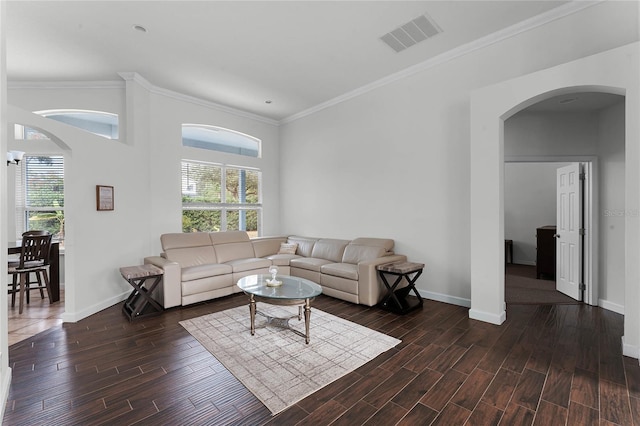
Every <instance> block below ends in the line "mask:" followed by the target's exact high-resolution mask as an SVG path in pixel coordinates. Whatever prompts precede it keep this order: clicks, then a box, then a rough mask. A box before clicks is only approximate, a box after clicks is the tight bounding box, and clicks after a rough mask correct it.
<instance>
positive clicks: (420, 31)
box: [380, 14, 442, 52]
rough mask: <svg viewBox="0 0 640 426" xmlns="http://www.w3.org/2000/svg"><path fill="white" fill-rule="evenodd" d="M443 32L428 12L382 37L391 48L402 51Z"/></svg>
mask: <svg viewBox="0 0 640 426" xmlns="http://www.w3.org/2000/svg"><path fill="white" fill-rule="evenodd" d="M440 32H442V30H441V29H440V28H439V27H438V26H437V25H436V24H435V22H433V20H432V19H431V18H429V17H428V16H427V14H424V15H420V16H418V17H417V18H416V19H413V20H411V21H409V22H407V23H406V24H404V25H402V26H400V27H398V28H396V29H395V30H393V31H391V32H390V33H387V34H385V35H383V36H382V37H380V40H382V41H384V42H385V43H386V44H387V45H388V46H389V47H390V48H392V49H393V50H395V51H396V52H401V51H403V50H404V49H406V48H407V47H411V46H413V45H414V44H416V43H420V42H421V41H424V40H426V39H428V38H429V37H433V36H434V35H436V34H438V33H440Z"/></svg>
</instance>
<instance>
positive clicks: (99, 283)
mask: <svg viewBox="0 0 640 426" xmlns="http://www.w3.org/2000/svg"><path fill="white" fill-rule="evenodd" d="M111 86H113V87H108V88H87V87H83V86H82V85H79V86H78V88H65V89H59V88H55V87H50V88H34V89H28V88H19V89H11V90H10V91H9V103H10V104H11V105H12V109H11V110H10V117H11V119H12V120H13V121H16V122H19V123H22V124H27V125H30V127H36V128H39V129H42V130H46V131H47V132H48V133H49V134H50V135H53V136H55V137H57V140H56V141H54V142H46V143H43V142H37V143H36V142H33V143H31V142H15V144H16V146H15V147H14V148H13V149H21V150H23V151H26V152H30V153H31V152H34V151H41V150H45V151H47V152H62V153H64V155H65V217H66V220H65V225H66V241H65V242H66V247H65V266H66V268H65V269H66V276H65V314H64V320H65V321H77V320H79V319H81V318H84V317H86V316H88V315H91V314H93V313H95V312H97V311H99V310H101V309H104V308H106V307H108V306H111V305H113V304H114V303H117V302H119V301H120V300H123V298H124V297H126V295H127V294H128V293H129V291H130V287H129V285H128V284H127V283H126V281H125V280H124V279H123V278H122V277H121V276H120V273H119V271H118V269H119V268H120V267H121V266H127V265H135V264H139V263H142V260H143V258H144V257H145V256H150V255H157V254H159V252H160V239H159V237H160V234H161V233H164V232H180V231H181V229H182V225H181V224H182V222H181V192H180V179H181V169H180V160H181V159H182V158H191V159H198V160H202V161H212V162H219V163H226V164H233V165H241V166H252V167H259V168H260V169H261V170H262V171H263V177H264V184H263V197H264V199H265V200H268V201H265V209H267V208H268V210H269V211H268V213H266V214H265V215H264V217H263V219H264V233H265V234H267V233H278V231H279V221H278V220H279V210H278V206H279V199H278V196H279V192H278V186H279V182H278V179H279V174H278V157H279V156H278V128H277V126H275V125H273V124H269V123H265V122H264V121H259V120H255V119H252V118H250V117H246V116H242V115H236V114H233V113H231V112H229V111H221V110H219V109H218V108H216V107H215V106H214V105H208V104H206V103H203V102H195V101H193V100H192V99H190V98H186V97H180V96H168V95H167V94H161V93H158V92H159V91H157V90H155V89H154V88H153V86H150V85H148V83H146V82H145V81H144V79H143V78H141V77H139V76H138V77H136V79H129V80H127V82H126V85H125V84H124V83H123V82H116V83H114V84H113V85H111ZM52 108H80V109H93V110H104V111H109V112H115V113H118V114H119V115H120V117H121V119H122V123H121V125H122V127H121V130H120V135H121V139H120V140H119V141H114V140H107V139H104V138H101V137H99V136H95V135H92V134H89V133H87V132H84V131H82V130H79V129H75V128H73V127H70V126H67V125H65V124H63V123H59V122H55V121H52V120H48V119H45V118H42V117H40V116H37V115H34V114H31V113H30V111H36V110H41V109H52ZM184 122H188V123H202V124H212V125H219V126H222V127H227V128H231V129H234V130H238V131H241V132H243V133H247V134H250V135H253V136H256V137H258V138H260V139H262V141H263V151H262V152H263V158H262V159H249V158H248V157H246V158H245V157H241V156H236V155H231V154H219V153H213V152H206V153H205V152H199V150H195V149H192V148H183V147H182V145H181V124H182V123H184ZM43 144H46V145H47V146H43ZM98 184H99V185H113V186H114V193H115V210H114V211H96V207H95V186H96V185H98ZM5 317H6V316H5Z"/></svg>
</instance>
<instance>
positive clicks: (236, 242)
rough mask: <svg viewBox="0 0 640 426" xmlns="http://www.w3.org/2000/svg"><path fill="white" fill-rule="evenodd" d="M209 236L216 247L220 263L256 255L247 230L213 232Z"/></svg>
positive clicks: (250, 257) (251, 257)
mask: <svg viewBox="0 0 640 426" xmlns="http://www.w3.org/2000/svg"><path fill="white" fill-rule="evenodd" d="M209 236H210V237H211V242H212V243H213V246H214V248H215V251H216V256H217V258H218V263H225V262H230V261H232V260H237V259H253V258H254V257H256V253H255V251H254V250H253V244H251V239H250V238H249V235H248V234H247V233H246V232H245V231H225V232H211V233H210V234H209Z"/></svg>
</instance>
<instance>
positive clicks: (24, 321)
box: [7, 288, 64, 346]
mask: <svg viewBox="0 0 640 426" xmlns="http://www.w3.org/2000/svg"><path fill="white" fill-rule="evenodd" d="M7 306H8V308H7V309H8V317H9V321H8V323H7V328H8V329H9V346H11V345H13V344H14V343H18V342H20V341H22V340H25V339H27V338H29V337H31V336H35V335H36V334H38V333H40V332H43V331H45V330H48V329H50V328H51V327H55V326H58V325H60V324H62V314H63V313H64V288H60V301H59V302H56V303H54V304H50V303H49V298H48V297H47V295H46V293H45V298H44V299H42V298H40V294H38V292H37V291H32V292H31V300H30V303H29V304H28V305H27V304H26V303H25V306H24V309H23V311H22V314H19V313H18V298H17V297H16V305H15V307H11V296H9V297H8V300H7Z"/></svg>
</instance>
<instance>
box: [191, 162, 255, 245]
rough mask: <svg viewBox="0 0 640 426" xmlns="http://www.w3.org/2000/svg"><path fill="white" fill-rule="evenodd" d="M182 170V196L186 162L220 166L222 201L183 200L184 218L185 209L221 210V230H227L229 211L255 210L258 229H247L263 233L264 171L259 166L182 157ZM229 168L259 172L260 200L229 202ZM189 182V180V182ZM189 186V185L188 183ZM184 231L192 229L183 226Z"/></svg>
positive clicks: (213, 166)
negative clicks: (190, 202) (187, 201)
mask: <svg viewBox="0 0 640 426" xmlns="http://www.w3.org/2000/svg"><path fill="white" fill-rule="evenodd" d="M180 163H181V168H180V169H181V172H180V181H181V184H180V188H181V189H180V191H181V192H180V195H181V198H183V197H184V191H183V188H185V185H183V183H184V179H185V177H184V167H185V164H196V165H199V166H204V167H211V168H219V169H220V194H219V195H220V202H201V203H192V204H189V203H185V201H184V200H182V202H181V204H182V207H181V211H182V214H181V218H182V219H184V212H185V210H192V211H194V210H195V211H219V212H220V230H219V231H227V230H228V225H229V220H228V217H227V214H228V213H229V212H236V211H237V212H240V211H243V210H244V211H247V212H248V211H255V212H256V214H257V218H256V219H257V224H256V226H257V229H256V231H246V230H244V231H245V232H248V233H253V232H256V236H261V235H262V212H263V210H262V171H261V170H260V169H259V168H256V167H246V166H238V165H230V164H224V163H217V162H216V163H214V162H207V161H199V160H189V159H182V160H181V162H180ZM228 170H238V171H241V170H245V171H248V172H252V173H257V179H258V185H257V186H258V187H257V196H258V202H257V203H229V202H227V171H228ZM187 184H188V182H187ZM187 187H188V185H187ZM183 232H190V231H185V230H184V227H183ZM208 232H213V231H212V230H209V231H208Z"/></svg>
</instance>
